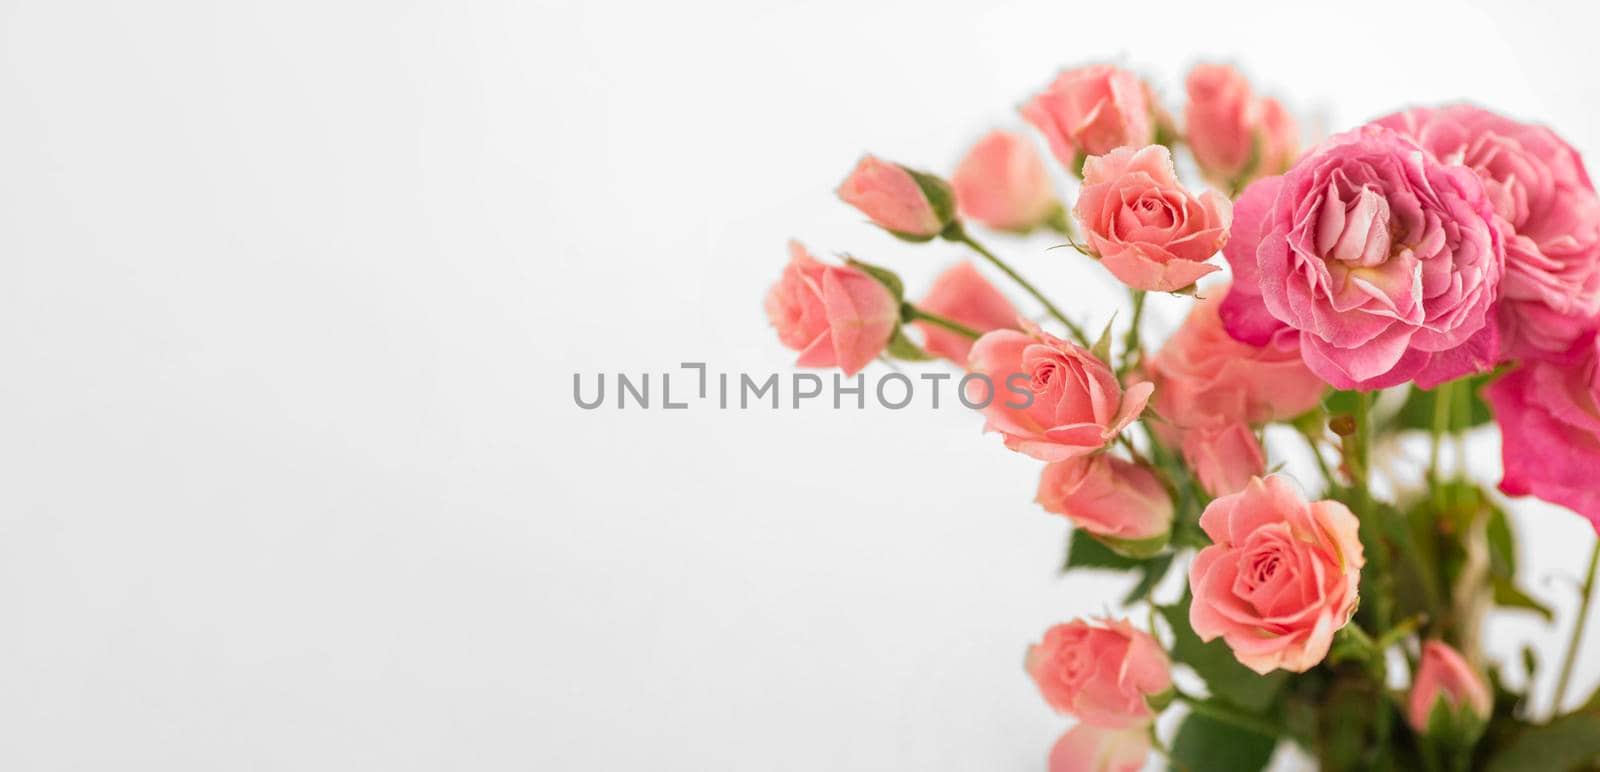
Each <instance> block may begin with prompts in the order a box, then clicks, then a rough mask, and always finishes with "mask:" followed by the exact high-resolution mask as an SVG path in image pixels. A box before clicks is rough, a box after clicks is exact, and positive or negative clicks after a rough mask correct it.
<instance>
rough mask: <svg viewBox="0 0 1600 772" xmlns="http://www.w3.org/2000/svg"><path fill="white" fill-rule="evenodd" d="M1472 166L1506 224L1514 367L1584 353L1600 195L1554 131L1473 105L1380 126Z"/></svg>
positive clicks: (1599, 255) (1595, 307)
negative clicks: (1523, 360)
mask: <svg viewBox="0 0 1600 772" xmlns="http://www.w3.org/2000/svg"><path fill="white" fill-rule="evenodd" d="M1375 123H1376V124H1377V125H1379V126H1384V127H1387V128H1391V129H1394V130H1396V131H1399V132H1401V133H1403V134H1406V135H1407V136H1409V137H1411V138H1412V139H1415V140H1416V141H1417V143H1418V144H1420V145H1422V147H1423V148H1425V149H1426V150H1427V151H1428V152H1430V153H1432V154H1433V155H1434V157H1435V158H1437V159H1439V160H1440V161H1442V162H1444V163H1458V164H1463V165H1465V166H1467V167H1469V168H1471V169H1472V170H1473V171H1474V172H1476V173H1477V174H1478V177H1479V179H1481V180H1483V185H1484V189H1485V190H1486V191H1487V193H1488V196H1489V200H1490V202H1491V203H1492V204H1493V205H1494V211H1495V214H1496V215H1497V216H1498V217H1499V218H1500V219H1501V220H1502V222H1503V223H1504V224H1505V230H1506V271H1505V279H1504V281H1503V282H1502V283H1501V298H1502V300H1501V302H1500V307H1499V314H1498V316H1499V324H1500V331H1501V348H1502V351H1503V354H1504V356H1506V357H1507V358H1511V359H1521V358H1527V357H1533V358H1551V357H1556V358H1565V355H1568V354H1577V353H1580V352H1579V351H1578V350H1579V349H1581V347H1582V346H1581V343H1582V340H1583V339H1584V338H1585V337H1587V336H1588V335H1590V334H1592V333H1593V331H1594V329H1595V326H1596V322H1597V319H1596V315H1597V314H1600V196H1596V194H1595V190H1594V185H1592V184H1590V182H1589V175H1588V173H1587V172H1585V171H1584V169H1583V161H1582V159H1580V158H1579V157H1578V151H1576V150H1573V149H1572V146H1570V145H1568V144H1567V143H1566V142H1564V141H1562V139H1561V138H1560V137H1558V136H1556V134H1555V132H1553V131H1551V130H1549V129H1547V128H1545V127H1543V126H1535V125H1532V124H1527V123H1519V122H1517V121H1513V120H1511V119H1510V118H1506V117H1504V116H1501V115H1496V114H1494V113H1491V112H1489V111H1488V110H1483V109H1479V108H1477V107H1473V106H1471V105H1455V106H1451V107H1443V108H1439V109H1427V108H1418V109H1414V110H1407V111H1405V112H1403V113H1396V114H1394V115H1390V116H1387V117H1384V118H1380V119H1378V120H1377V121H1376V122H1375Z"/></svg>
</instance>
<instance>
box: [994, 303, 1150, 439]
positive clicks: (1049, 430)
mask: <svg viewBox="0 0 1600 772" xmlns="http://www.w3.org/2000/svg"><path fill="white" fill-rule="evenodd" d="M1029 327H1030V328H1031V329H1030V330H1029V331H1028V332H1017V331H1016V330H996V331H994V332H990V333H986V334H984V336H983V337H981V338H979V339H978V342H977V343H974V344H973V346H972V351H971V352H970V353H969V354H968V355H967V369H968V370H969V371H970V372H972V373H978V374H981V375H983V376H986V377H987V378H988V381H989V383H990V384H992V385H993V389H992V390H990V389H988V388H987V386H986V384H985V383H984V382H983V381H982V380H981V379H978V378H972V379H970V380H968V381H967V385H966V397H967V402H970V403H982V402H984V401H987V402H988V406H987V407H986V408H984V409H983V415H984V418H985V419H986V422H985V428H986V429H987V430H989V431H994V432H999V433H1000V434H1001V435H1002V436H1003V437H1004V438H1005V444H1006V447H1008V448H1010V449H1012V450H1015V451H1018V452H1020V453H1026V454H1027V455H1030V456H1033V457H1034V458H1037V459H1039V460H1041V461H1065V460H1066V459H1069V458H1073V457H1075V456H1081V455H1085V454H1088V453H1093V452H1095V451H1097V450H1100V449H1101V448H1103V447H1105V446H1106V445H1107V444H1109V443H1110V442H1111V441H1112V440H1114V439H1116V436H1117V435H1118V434H1120V433H1121V432H1122V430H1123V429H1124V428H1126V427H1127V425H1128V424H1130V423H1133V421H1134V419H1136V418H1138V417H1139V413H1140V412H1142V411H1143V410H1144V406H1145V403H1147V402H1149V401H1150V392H1151V391H1152V390H1153V389H1154V388H1155V387H1154V386H1153V385H1151V384H1149V383H1140V384H1135V385H1133V386H1130V387H1129V388H1128V389H1127V391H1123V388H1122V384H1120V383H1118V382H1117V376H1116V373H1114V372H1112V370H1111V367H1110V366H1109V365H1107V364H1106V363H1105V362H1102V361H1100V360H1099V359H1097V358H1095V356H1094V354H1091V353H1090V352H1089V350H1088V349H1086V348H1084V347H1082V346H1079V345H1077V344H1075V343H1070V342H1068V341H1064V340H1062V339H1060V338H1057V337H1055V336H1053V335H1050V334H1049V333H1046V332H1044V331H1042V330H1039V329H1038V328H1034V327H1032V326H1031V325H1029Z"/></svg>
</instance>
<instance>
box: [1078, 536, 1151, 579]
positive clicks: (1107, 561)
mask: <svg viewBox="0 0 1600 772" xmlns="http://www.w3.org/2000/svg"><path fill="white" fill-rule="evenodd" d="M1143 563H1144V561H1141V560H1137V559H1134V558H1129V557H1124V556H1122V555H1118V554H1117V553H1116V552H1114V551H1112V549H1111V548H1110V547H1107V546H1106V545H1105V544H1104V543H1102V542H1101V541H1100V540H1099V539H1096V538H1094V536H1093V535H1091V534H1090V533H1089V532H1087V531H1084V530H1082V529H1073V530H1072V532H1071V533H1070V534H1069V535H1068V537H1067V562H1066V564H1065V565H1063V566H1062V567H1061V570H1062V571H1070V570H1072V569H1074V568H1103V569H1109V570H1112V571H1132V570H1134V569H1136V568H1139V567H1140V566H1141V565H1143Z"/></svg>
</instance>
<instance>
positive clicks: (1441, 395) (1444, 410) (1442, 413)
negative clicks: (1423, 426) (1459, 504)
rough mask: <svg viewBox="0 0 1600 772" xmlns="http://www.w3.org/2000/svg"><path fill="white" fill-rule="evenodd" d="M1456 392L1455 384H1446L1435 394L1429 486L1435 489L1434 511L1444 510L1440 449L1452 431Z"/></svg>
mask: <svg viewBox="0 0 1600 772" xmlns="http://www.w3.org/2000/svg"><path fill="white" fill-rule="evenodd" d="M1455 391H1456V390H1455V384H1452V383H1446V384H1443V385H1441V386H1439V387H1437V388H1436V389H1434V392H1433V427H1432V432H1431V433H1432V435H1433V446H1432V448H1431V449H1430V451H1429V453H1428V485H1429V486H1430V487H1432V488H1433V503H1434V509H1444V507H1443V506H1442V505H1443V503H1444V502H1443V491H1441V490H1440V489H1439V448H1440V446H1441V445H1443V444H1444V437H1445V435H1446V434H1447V433H1449V431H1450V415H1451V413H1450V398H1451V397H1452V396H1454V395H1455Z"/></svg>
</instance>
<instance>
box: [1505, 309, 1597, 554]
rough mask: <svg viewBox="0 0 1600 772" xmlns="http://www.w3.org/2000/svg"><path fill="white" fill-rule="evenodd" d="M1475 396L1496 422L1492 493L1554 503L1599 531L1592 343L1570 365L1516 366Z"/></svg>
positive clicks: (1537, 363)
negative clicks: (1499, 472) (1496, 481)
mask: <svg viewBox="0 0 1600 772" xmlns="http://www.w3.org/2000/svg"><path fill="white" fill-rule="evenodd" d="M1483 397H1484V399H1485V400H1487V401H1488V402H1489V405H1490V407H1492V408H1493V410H1494V417H1495V421H1496V422H1498V423H1499V424H1500V448H1501V449H1500V455H1501V458H1502V460H1503V461H1504V466H1505V478H1504V479H1503V480H1501V482H1500V490H1502V491H1505V492H1506V493H1508V494H1510V495H1512V496H1526V495H1528V494H1532V495H1534V496H1537V497H1539V498H1541V499H1544V500H1545V501H1548V502H1551V503H1554V504H1560V505H1561V506H1564V507H1567V508H1569V509H1571V510H1573V511H1574V512H1577V513H1578V514H1580V515H1583V516H1584V517H1586V518H1588V519H1589V522H1590V523H1593V524H1594V527H1595V530H1596V531H1597V532H1600V341H1596V340H1593V339H1591V340H1590V342H1589V344H1588V349H1587V352H1586V353H1585V355H1584V356H1583V357H1582V358H1581V359H1579V360H1578V361H1577V362H1576V363H1575V364H1571V365H1567V364H1557V363H1553V362H1543V361H1529V362H1524V363H1523V364H1522V365H1521V366H1519V367H1517V368H1515V369H1513V370H1512V371H1511V372H1509V373H1506V374H1505V375H1504V376H1503V377H1501V378H1500V379H1499V380H1497V381H1495V382H1494V383H1491V384H1489V385H1488V386H1486V387H1484V389H1483Z"/></svg>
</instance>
